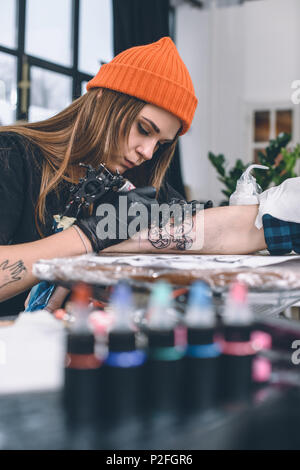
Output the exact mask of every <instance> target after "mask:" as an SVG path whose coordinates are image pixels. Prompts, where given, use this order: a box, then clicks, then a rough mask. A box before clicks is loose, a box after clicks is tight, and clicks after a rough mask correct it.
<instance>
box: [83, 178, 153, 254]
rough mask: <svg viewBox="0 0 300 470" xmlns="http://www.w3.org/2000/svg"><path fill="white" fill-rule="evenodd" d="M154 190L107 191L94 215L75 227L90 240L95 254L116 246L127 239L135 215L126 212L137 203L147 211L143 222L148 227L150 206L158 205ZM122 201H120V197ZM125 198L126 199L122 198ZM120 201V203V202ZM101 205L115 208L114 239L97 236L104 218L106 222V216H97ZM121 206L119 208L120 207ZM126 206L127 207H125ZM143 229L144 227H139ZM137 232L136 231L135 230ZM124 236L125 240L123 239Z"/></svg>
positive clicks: (148, 187)
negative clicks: (120, 209) (109, 205)
mask: <svg viewBox="0 0 300 470" xmlns="http://www.w3.org/2000/svg"><path fill="white" fill-rule="evenodd" d="M155 195H156V189H155V188H153V187H152V186H147V187H145V188H137V189H133V190H132V191H128V192H124V193H123V192H114V191H109V192H108V193H107V194H105V195H104V197H103V198H101V204H99V206H98V207H97V208H96V210H95V214H94V215H92V216H90V217H87V218H79V219H77V221H76V222H75V224H76V225H78V227H79V228H80V229H81V230H82V231H83V232H84V233H85V235H86V236H87V237H88V239H89V240H90V242H91V244H92V247H93V250H94V251H95V252H98V251H101V250H103V249H104V248H107V247H109V246H112V245H116V244H118V243H121V242H122V241H124V240H126V239H128V238H129V234H128V226H129V224H130V223H131V222H132V221H133V220H134V219H135V217H136V216H135V215H134V216H133V215H128V210H129V208H131V207H134V206H135V205H137V204H138V203H140V204H143V205H144V207H145V208H146V209H147V211H146V213H147V220H146V221H145V222H146V224H147V225H148V224H149V223H150V216H151V206H152V205H153V204H158V202H157V200H156V199H155ZM121 196H122V197H123V199H120V197H121ZM124 196H125V197H126V199H125V198H124ZM121 201H122V202H121ZM103 204H111V205H112V206H113V207H114V208H115V213H116V219H115V220H116V233H115V234H114V235H116V236H115V237H113V238H112V237H106V238H104V237H103V238H100V237H99V236H98V234H99V225H98V224H99V223H101V221H102V220H103V219H104V218H105V219H106V220H107V214H105V215H97V214H99V209H100V208H101V206H102V205H103ZM120 204H121V206H120ZM126 205H127V207H126ZM120 207H121V208H123V207H124V208H125V210H124V211H123V210H122V211H121V213H119V208H120ZM97 225H98V233H97ZM140 228H144V227H140ZM120 229H121V231H122V235H123V236H122V237H121V238H120V237H119V235H120ZM137 231H138V230H137ZM124 235H125V238H124Z"/></svg>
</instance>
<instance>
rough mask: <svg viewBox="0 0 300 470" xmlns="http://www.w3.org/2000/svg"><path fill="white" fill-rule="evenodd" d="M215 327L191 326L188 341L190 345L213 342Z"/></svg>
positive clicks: (188, 331)
mask: <svg viewBox="0 0 300 470" xmlns="http://www.w3.org/2000/svg"><path fill="white" fill-rule="evenodd" d="M214 333H215V329H214V328H198V327H189V328H188V330H187V342H188V344H190V345H197V344H211V343H213V342H214Z"/></svg>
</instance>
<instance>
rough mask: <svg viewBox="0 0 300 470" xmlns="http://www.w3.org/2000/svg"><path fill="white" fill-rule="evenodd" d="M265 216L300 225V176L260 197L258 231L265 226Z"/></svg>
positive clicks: (256, 220) (256, 224)
mask: <svg viewBox="0 0 300 470" xmlns="http://www.w3.org/2000/svg"><path fill="white" fill-rule="evenodd" d="M264 214H270V215H272V216H273V217H276V218H277V219H280V220H284V221H285V222H296V223H298V224H299V223H300V176H298V177H296V178H289V179H287V180H285V181H284V182H283V183H281V184H280V185H279V186H274V187H273V188H270V189H267V190H266V191H264V192H263V193H261V194H260V195H259V210H258V214H257V217H256V219H255V227H256V228H258V229H260V228H261V227H262V225H263V224H262V217H263V215H264Z"/></svg>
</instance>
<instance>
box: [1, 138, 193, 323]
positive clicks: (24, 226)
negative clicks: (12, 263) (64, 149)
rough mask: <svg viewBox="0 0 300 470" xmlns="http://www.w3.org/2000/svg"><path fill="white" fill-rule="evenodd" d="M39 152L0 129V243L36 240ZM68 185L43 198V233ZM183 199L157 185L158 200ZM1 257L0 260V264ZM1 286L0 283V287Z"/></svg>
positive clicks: (15, 301) (4, 308) (5, 305)
mask: <svg viewBox="0 0 300 470" xmlns="http://www.w3.org/2000/svg"><path fill="white" fill-rule="evenodd" d="M42 163H43V155H42V153H41V151H40V149H39V147H38V146H37V145H35V144H33V143H31V142H30V141H29V140H28V139H27V138H24V137H22V136H20V135H19V134H17V133H13V132H2V133H1V132H0V245H9V244H13V245H14V244H20V243H28V242H32V241H36V240H38V239H40V235H39V233H38V231H37V229H36V225H35V219H34V212H35V207H36V203H37V200H38V196H39V192H40V184H41V174H42ZM69 187H70V184H68V183H65V182H63V183H62V184H61V186H60V188H59V191H58V194H59V196H57V194H56V193H55V192H52V193H50V194H49V195H48V197H47V200H46V215H45V217H46V222H45V225H44V226H43V227H42V229H43V233H44V234H45V236H49V235H51V233H53V232H52V223H53V215H55V214H60V213H62V212H63V210H64V208H65V205H66V203H67V200H68V198H69ZM173 198H179V199H184V198H183V197H182V196H181V195H180V194H179V193H178V192H177V191H175V189H173V188H172V187H171V186H170V185H169V184H168V183H165V184H163V185H162V187H161V188H160V191H159V194H158V201H159V202H160V203H162V202H168V201H169V200H171V199H173ZM3 261H5V260H0V264H1V263H2V262H3ZM0 289H1V286H0ZM28 292H29V291H26V292H23V293H22V294H19V295H17V296H15V297H13V298H12V299H9V300H7V301H4V302H1V303H0V316H6V315H16V314H18V313H19V312H21V311H23V310H24V301H25V299H26V297H27V295H28Z"/></svg>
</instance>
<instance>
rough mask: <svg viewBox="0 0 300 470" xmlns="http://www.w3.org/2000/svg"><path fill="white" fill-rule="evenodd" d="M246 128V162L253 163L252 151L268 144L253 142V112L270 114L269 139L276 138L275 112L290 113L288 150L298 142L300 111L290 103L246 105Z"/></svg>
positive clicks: (298, 170)
mask: <svg viewBox="0 0 300 470" xmlns="http://www.w3.org/2000/svg"><path fill="white" fill-rule="evenodd" d="M246 107H247V111H246V113H247V114H246V126H247V143H246V148H247V160H248V162H252V163H253V162H254V157H253V154H254V150H256V149H264V148H265V147H267V145H268V144H269V141H266V142H255V141H254V126H255V118H254V115H255V112H257V111H268V112H269V113H270V139H275V138H276V114H275V113H276V111H283V110H291V111H292V139H291V141H290V143H289V144H288V148H291V147H294V146H295V145H296V144H297V142H299V140H300V126H299V124H300V112H299V111H300V110H299V106H295V105H294V104H293V103H292V102H291V101H288V100H287V101H257V102H252V103H247V105H246ZM296 172H297V173H299V172H300V162H297V164H296Z"/></svg>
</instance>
